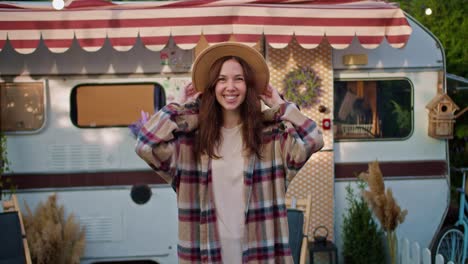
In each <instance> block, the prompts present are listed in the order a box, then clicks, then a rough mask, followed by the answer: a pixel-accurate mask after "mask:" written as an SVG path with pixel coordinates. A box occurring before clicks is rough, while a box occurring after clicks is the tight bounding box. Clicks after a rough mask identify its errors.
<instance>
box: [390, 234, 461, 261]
mask: <svg viewBox="0 0 468 264" xmlns="http://www.w3.org/2000/svg"><path fill="white" fill-rule="evenodd" d="M399 252H400V264H454V263H453V262H452V261H449V262H447V263H445V261H444V257H442V255H437V256H436V258H435V262H434V263H433V262H432V256H431V251H430V250H429V249H427V248H424V249H422V250H421V247H420V246H419V244H418V243H417V242H413V243H412V244H411V245H410V242H409V240H408V239H406V238H405V239H403V240H402V241H401V242H400V247H399Z"/></svg>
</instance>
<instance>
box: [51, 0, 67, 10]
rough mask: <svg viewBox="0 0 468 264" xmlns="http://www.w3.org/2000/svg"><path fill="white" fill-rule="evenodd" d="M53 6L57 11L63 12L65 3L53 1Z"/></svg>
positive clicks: (57, 0)
mask: <svg viewBox="0 0 468 264" xmlns="http://www.w3.org/2000/svg"><path fill="white" fill-rule="evenodd" d="M52 6H53V7H54V9H55V10H62V9H63V8H64V7H65V2H64V1H63V0H52Z"/></svg>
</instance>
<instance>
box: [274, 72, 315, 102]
mask: <svg viewBox="0 0 468 264" xmlns="http://www.w3.org/2000/svg"><path fill="white" fill-rule="evenodd" d="M283 82H284V95H285V97H286V99H288V100H290V101H292V102H294V103H296V104H297V105H298V106H300V107H304V108H307V107H309V106H312V105H314V104H315V103H317V102H318V101H319V100H318V96H319V95H320V92H321V91H320V78H319V77H318V75H317V73H316V72H315V71H314V70H313V69H312V68H310V67H299V68H298V69H295V70H292V71H290V72H289V73H288V74H286V77H285V78H284V80H283ZM301 88H302V89H301ZM301 90H303V91H301Z"/></svg>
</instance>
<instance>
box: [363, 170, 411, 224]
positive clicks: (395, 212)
mask: <svg viewBox="0 0 468 264" xmlns="http://www.w3.org/2000/svg"><path fill="white" fill-rule="evenodd" d="M359 178H360V179H362V180H363V181H365V182H367V184H368V186H369V190H364V191H363V196H364V199H365V200H366V201H367V203H368V204H369V207H370V208H371V209H372V211H373V213H374V215H375V216H376V217H377V219H378V220H379V222H380V224H381V226H382V228H383V229H384V230H385V231H386V232H388V231H394V230H395V229H396V228H397V226H398V225H399V224H401V223H403V222H404V221H405V217H406V215H407V214H408V211H407V210H406V209H405V210H401V208H400V206H399V205H398V204H397V202H396V200H395V198H394V197H393V192H392V190H391V189H390V188H387V190H386V191H385V183H384V179H383V175H382V172H381V171H380V167H379V163H378V162H377V161H374V162H372V163H369V171H368V172H362V173H361V174H359Z"/></svg>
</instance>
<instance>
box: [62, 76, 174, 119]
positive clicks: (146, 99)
mask: <svg viewBox="0 0 468 264" xmlns="http://www.w3.org/2000/svg"><path fill="white" fill-rule="evenodd" d="M165 104H166V97H165V94H164V89H163V88H162V86H161V85H160V84H158V83H138V84H135V83H131V84H85V85H80V86H77V87H75V88H74V89H73V91H72V95H71V119H72V122H73V123H74V124H75V125H76V126H78V127H82V128H90V127H115V126H128V125H130V124H132V123H133V122H135V121H137V120H138V119H139V118H140V117H141V111H145V112H148V113H149V114H153V113H154V112H156V111H158V110H159V109H160V108H161V107H163V106H164V105H165Z"/></svg>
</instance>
